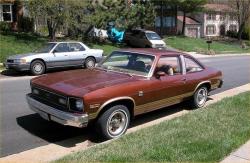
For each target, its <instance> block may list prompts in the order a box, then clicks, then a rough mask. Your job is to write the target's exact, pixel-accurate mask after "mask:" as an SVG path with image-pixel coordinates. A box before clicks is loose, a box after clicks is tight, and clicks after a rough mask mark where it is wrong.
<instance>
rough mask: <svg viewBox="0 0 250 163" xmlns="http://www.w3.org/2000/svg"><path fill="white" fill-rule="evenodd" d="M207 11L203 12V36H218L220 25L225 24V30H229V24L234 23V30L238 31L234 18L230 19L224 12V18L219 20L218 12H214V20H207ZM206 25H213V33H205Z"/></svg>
mask: <svg viewBox="0 0 250 163" xmlns="http://www.w3.org/2000/svg"><path fill="white" fill-rule="evenodd" d="M207 15H208V14H207V13H205V14H203V20H204V23H203V31H204V32H203V35H202V36H204V37H215V36H220V35H221V34H220V27H221V25H225V32H227V31H229V27H230V25H236V30H237V31H238V29H239V27H238V23H237V21H236V20H230V16H229V14H225V20H220V15H221V14H219V13H216V19H215V20H207ZM208 25H213V26H215V33H214V34H207V31H206V29H207V26H208Z"/></svg>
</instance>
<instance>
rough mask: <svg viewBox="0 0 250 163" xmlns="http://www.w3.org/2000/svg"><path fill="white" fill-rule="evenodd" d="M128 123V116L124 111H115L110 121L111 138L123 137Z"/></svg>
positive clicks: (108, 128) (109, 131)
mask: <svg viewBox="0 0 250 163" xmlns="http://www.w3.org/2000/svg"><path fill="white" fill-rule="evenodd" d="M127 123H128V117H127V114H126V113H125V112H124V111H123V110H118V111H115V112H113V113H112V114H111V116H110V117H109V120H108V125H107V130H108V133H109V134H110V135H111V136H119V135H121V134H122V133H123V132H124V130H125V128H126V126H127Z"/></svg>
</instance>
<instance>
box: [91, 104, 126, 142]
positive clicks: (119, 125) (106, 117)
mask: <svg viewBox="0 0 250 163" xmlns="http://www.w3.org/2000/svg"><path fill="white" fill-rule="evenodd" d="M119 119H120V120H122V121H121V122H119ZM129 122H130V113H129V110H128V108H127V107H126V106H124V105H115V106H112V107H110V108H109V109H108V110H106V111H105V112H104V113H103V114H102V115H101V116H100V117H99V118H98V120H97V122H96V125H97V132H98V133H99V134H100V135H101V136H102V137H103V138H104V139H113V138H118V137H120V136H121V135H123V134H124V133H125V132H126V131H127V129H128V126H129ZM112 123H113V124H112ZM112 125H113V126H112Z"/></svg>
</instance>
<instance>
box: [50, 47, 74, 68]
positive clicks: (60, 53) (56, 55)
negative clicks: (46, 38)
mask: <svg viewBox="0 0 250 163" xmlns="http://www.w3.org/2000/svg"><path fill="white" fill-rule="evenodd" d="M69 65H70V63H69V47H68V44H67V43H59V44H58V45H57V46H56V47H55V49H54V50H53V51H52V54H51V57H50V61H49V63H48V66H49V67H66V66H69Z"/></svg>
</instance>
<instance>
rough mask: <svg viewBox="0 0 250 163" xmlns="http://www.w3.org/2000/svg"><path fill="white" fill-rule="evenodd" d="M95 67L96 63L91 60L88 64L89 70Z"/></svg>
mask: <svg viewBox="0 0 250 163" xmlns="http://www.w3.org/2000/svg"><path fill="white" fill-rule="evenodd" d="M94 66H95V63H94V61H92V60H89V61H88V62H87V67H88V68H92V67H94Z"/></svg>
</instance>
